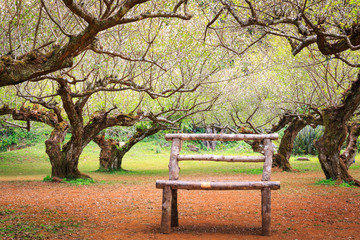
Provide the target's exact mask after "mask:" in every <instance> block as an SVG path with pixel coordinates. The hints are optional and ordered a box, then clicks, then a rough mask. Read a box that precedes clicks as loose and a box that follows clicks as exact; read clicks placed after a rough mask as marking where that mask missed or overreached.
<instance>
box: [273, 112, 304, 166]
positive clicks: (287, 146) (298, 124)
mask: <svg viewBox="0 0 360 240" xmlns="http://www.w3.org/2000/svg"><path fill="white" fill-rule="evenodd" d="M306 125H307V122H306V121H304V120H302V119H299V118H296V117H295V118H293V120H292V121H291V122H290V123H289V125H288V127H287V129H286V130H285V132H284V136H283V137H282V139H281V141H280V145H279V149H278V151H277V153H276V154H275V155H274V160H273V167H278V168H281V169H282V170H284V171H291V170H292V168H291V165H290V162H289V160H290V156H291V152H292V150H293V147H294V141H295V138H296V136H297V135H298V133H299V132H300V131H301V130H302V129H303V128H304V127H306Z"/></svg>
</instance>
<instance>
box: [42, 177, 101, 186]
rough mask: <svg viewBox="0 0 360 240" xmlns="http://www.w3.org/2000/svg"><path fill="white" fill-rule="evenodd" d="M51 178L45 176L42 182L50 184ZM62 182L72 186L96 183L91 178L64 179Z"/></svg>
mask: <svg viewBox="0 0 360 240" xmlns="http://www.w3.org/2000/svg"><path fill="white" fill-rule="evenodd" d="M52 181H53V178H52V177H50V176H46V177H44V179H43V182H52ZM62 181H63V182H64V183H69V184H73V185H89V184H91V183H96V181H95V180H94V179H92V178H90V179H89V178H78V179H67V178H64V179H62Z"/></svg>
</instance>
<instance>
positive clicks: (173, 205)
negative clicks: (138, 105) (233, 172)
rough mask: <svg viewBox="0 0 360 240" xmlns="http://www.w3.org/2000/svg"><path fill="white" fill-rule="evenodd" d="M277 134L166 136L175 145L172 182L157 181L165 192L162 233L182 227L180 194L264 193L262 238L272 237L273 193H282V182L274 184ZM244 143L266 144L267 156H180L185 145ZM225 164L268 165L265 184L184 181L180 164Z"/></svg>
mask: <svg viewBox="0 0 360 240" xmlns="http://www.w3.org/2000/svg"><path fill="white" fill-rule="evenodd" d="M277 138H278V135H277V134H166V135H165V139H166V140H167V141H172V146H171V153H170V162H169V180H157V181H156V188H162V189H163V199H162V216H161V232H162V233H170V232H171V227H177V226H179V220H178V207H177V195H178V194H177V190H178V189H187V190H256V189H258V190H261V206H262V211H261V213H262V234H263V235H265V236H268V235H270V218H271V192H270V190H278V189H280V182H274V181H270V174H271V165H272V156H273V146H272V142H271V140H274V139H277ZM185 140H207V141H240V140H263V143H264V156H216V155H179V153H180V150H181V145H182V141H185ZM189 160H198V161H225V162H264V165H263V174H262V179H261V181H256V182H246V181H236V182H221V181H219V182H203V181H180V180H178V179H179V172H180V168H179V165H178V161H189Z"/></svg>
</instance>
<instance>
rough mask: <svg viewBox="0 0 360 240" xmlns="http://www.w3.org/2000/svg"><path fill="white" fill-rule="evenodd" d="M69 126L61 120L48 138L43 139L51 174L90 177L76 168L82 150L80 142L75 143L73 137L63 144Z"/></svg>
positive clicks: (67, 176) (63, 176)
mask: <svg viewBox="0 0 360 240" xmlns="http://www.w3.org/2000/svg"><path fill="white" fill-rule="evenodd" d="M68 128H69V126H68V124H67V123H66V122H62V123H60V124H59V125H58V127H56V128H55V129H54V130H53V131H52V133H51V135H50V138H49V139H48V140H46V141H45V145H46V153H47V154H48V156H49V159H50V163H51V166H52V168H51V176H52V177H59V178H69V179H73V178H90V177H89V176H88V175H86V174H83V173H81V172H80V171H79V170H78V163H79V157H80V154H81V152H82V151H83V148H84V147H83V146H82V144H77V141H74V139H73V137H72V138H71V139H70V141H69V142H67V143H66V144H64V145H63V147H62V148H61V144H62V142H63V141H64V138H65V135H66V133H67V130H68Z"/></svg>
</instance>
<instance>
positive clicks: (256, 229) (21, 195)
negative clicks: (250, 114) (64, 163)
mask: <svg viewBox="0 0 360 240" xmlns="http://www.w3.org/2000/svg"><path fill="white" fill-rule="evenodd" d="M101 176H103V177H104V175H101ZM101 176H100V175H99V176H97V177H96V176H95V178H96V179H98V180H101ZM105 177H106V180H108V181H109V180H111V181H113V183H106V184H101V183H100V184H93V185H89V186H71V185H68V184H54V183H44V182H39V181H15V182H13V181H8V182H7V181H2V182H0V193H1V195H0V236H1V235H2V238H3V239H360V190H359V189H358V188H343V187H329V186H316V185H314V184H313V183H314V182H315V181H316V180H319V179H322V178H323V176H322V174H320V173H274V175H273V177H272V179H273V180H279V181H281V189H280V190H279V191H273V192H272V236H271V237H262V236H261V235H260V233H261V210H260V191H186V190H185V191H180V192H179V213H180V216H179V218H180V220H179V221H180V227H178V228H175V229H174V231H173V233H171V234H170V235H163V234H160V233H159V226H160V216H161V208H160V203H161V190H158V189H155V180H156V179H157V178H159V177H156V176H147V177H138V176H136V177H135V176H116V175H111V176H105ZM204 178H205V179H206V178H207V179H211V178H210V177H208V176H198V179H204ZM222 178H223V179H224V180H236V179H239V178H240V179H242V178H243V179H245V178H246V179H249V178H250V179H254V180H257V179H258V176H252V175H241V176H240V177H239V176H238V175H237V176H224V177H222ZM194 179H196V178H194Z"/></svg>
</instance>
